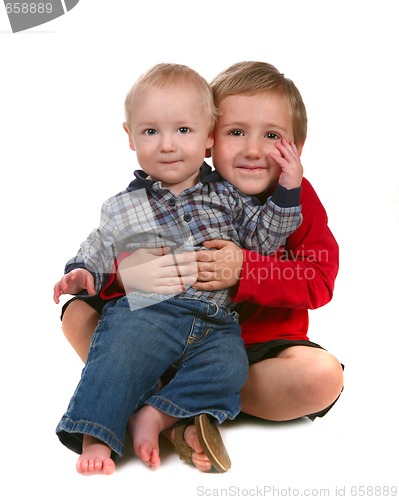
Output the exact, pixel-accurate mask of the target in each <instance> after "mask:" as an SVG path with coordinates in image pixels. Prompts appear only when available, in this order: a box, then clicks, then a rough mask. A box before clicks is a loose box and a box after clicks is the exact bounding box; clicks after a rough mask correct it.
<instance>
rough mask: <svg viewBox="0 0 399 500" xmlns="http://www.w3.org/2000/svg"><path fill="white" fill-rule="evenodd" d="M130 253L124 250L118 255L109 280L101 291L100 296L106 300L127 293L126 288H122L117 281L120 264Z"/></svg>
mask: <svg viewBox="0 0 399 500" xmlns="http://www.w3.org/2000/svg"><path fill="white" fill-rule="evenodd" d="M128 255H130V253H128V252H122V253H120V254H119V255H118V259H117V261H116V263H115V265H114V267H113V269H112V272H111V274H110V275H109V278H108V281H107V282H106V283H105V285H104V287H103V289H102V290H101V291H100V297H101V298H102V299H104V300H108V299H114V298H116V297H121V296H122V295H125V290H123V289H122V288H120V287H119V286H118V284H117V281H116V270H117V268H118V266H119V264H120V263H121V262H122V260H123V259H125V258H126V257H127V256H128Z"/></svg>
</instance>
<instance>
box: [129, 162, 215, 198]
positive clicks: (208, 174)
mask: <svg viewBox="0 0 399 500" xmlns="http://www.w3.org/2000/svg"><path fill="white" fill-rule="evenodd" d="M134 176H135V179H134V180H132V182H131V183H130V184H129V186H128V187H127V188H126V191H128V192H130V191H136V190H137V189H143V188H144V189H147V190H149V189H151V188H152V186H153V184H154V183H155V182H158V181H154V180H149V179H147V177H148V175H147V174H146V173H145V172H143V170H136V171H135V172H134ZM221 180H222V178H221V177H220V175H219V174H218V173H217V172H216V170H212V168H211V167H210V166H209V165H208V164H207V163H205V162H204V163H203V164H202V165H201V168H200V182H202V184H210V183H211V182H216V181H221Z"/></svg>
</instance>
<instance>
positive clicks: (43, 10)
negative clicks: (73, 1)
mask: <svg viewBox="0 0 399 500" xmlns="http://www.w3.org/2000/svg"><path fill="white" fill-rule="evenodd" d="M6 11H7V14H51V12H52V11H53V5H52V4H51V3H44V2H39V3H36V2H15V3H6Z"/></svg>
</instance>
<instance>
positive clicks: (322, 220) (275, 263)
mask: <svg viewBox="0 0 399 500" xmlns="http://www.w3.org/2000/svg"><path fill="white" fill-rule="evenodd" d="M301 206H302V215H303V222H302V224H301V226H300V227H299V228H298V229H297V230H296V231H295V232H294V233H293V234H292V235H291V236H290V237H289V238H288V240H287V243H286V245H285V249H284V250H282V251H280V252H279V253H277V254H274V255H272V256H262V255H259V254H257V253H256V252H252V251H248V250H244V264H243V268H242V275H241V280H240V282H239V284H238V287H237V289H236V290H235V292H234V293H233V296H232V298H233V300H234V301H235V302H240V305H239V313H240V323H241V326H242V336H243V339H244V342H245V344H247V345H248V344H253V343H256V342H266V341H269V340H273V339H280V338H286V339H293V340H299V339H308V337H307V331H308V322H309V318H308V309H316V308H318V307H321V306H323V305H324V304H326V303H327V302H329V301H330V300H331V298H332V294H333V289H334V281H335V278H336V276H337V273H338V263H339V251H338V245H337V242H336V240H335V238H334V236H333V234H332V233H331V231H330V229H329V227H328V220H327V214H326V211H325V209H324V207H323V205H322V204H321V202H320V200H319V198H318V196H317V194H316V192H315V190H314V189H313V187H312V186H311V184H310V183H309V181H307V180H306V179H303V181H302V191H301Z"/></svg>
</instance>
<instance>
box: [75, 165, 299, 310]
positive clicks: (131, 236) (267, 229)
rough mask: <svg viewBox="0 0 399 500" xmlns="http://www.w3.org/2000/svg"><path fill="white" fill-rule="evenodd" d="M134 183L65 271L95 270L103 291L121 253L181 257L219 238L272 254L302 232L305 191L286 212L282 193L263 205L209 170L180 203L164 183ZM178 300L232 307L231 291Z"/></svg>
mask: <svg viewBox="0 0 399 500" xmlns="http://www.w3.org/2000/svg"><path fill="white" fill-rule="evenodd" d="M135 177H136V179H135V180H134V181H132V182H131V183H130V185H129V186H128V188H127V189H126V190H125V191H122V192H120V193H119V194H117V195H115V196H113V197H111V198H109V199H108V200H107V201H106V202H105V203H104V204H103V207H102V211H101V221H100V226H99V227H98V228H97V229H94V230H93V231H92V232H91V233H90V235H89V236H88V238H87V239H86V240H85V241H84V242H83V243H82V245H81V248H80V249H79V252H78V254H77V256H76V257H74V258H73V259H71V260H70V261H68V263H67V265H66V267H65V272H69V271H71V270H72V269H75V268H82V267H83V268H85V269H87V270H89V271H90V272H91V273H92V274H93V276H94V279H95V287H96V290H97V291H100V290H101V288H102V287H103V286H104V284H105V283H106V282H107V280H108V278H109V276H110V274H111V273H112V272H114V270H115V267H114V266H115V264H116V262H117V260H116V259H117V256H118V255H119V254H121V253H123V252H134V251H135V250H137V249H138V248H143V247H145V248H154V247H165V246H168V247H172V251H175V252H178V251H188V250H197V249H198V248H201V245H202V243H203V242H204V241H207V240H211V239H214V238H219V239H225V240H232V241H234V242H235V243H236V244H237V245H239V246H242V247H244V248H247V249H251V250H256V251H258V252H260V253H262V254H270V253H273V252H275V251H276V250H277V249H278V248H279V247H280V246H281V245H283V244H284V243H285V240H286V238H287V237H288V236H289V235H290V234H292V232H293V231H295V229H296V228H297V227H298V226H299V225H300V224H301V219H302V217H301V211H300V205H299V191H300V190H299V189H298V190H291V191H293V192H295V193H294V195H295V204H294V205H293V202H292V200H289V203H288V206H281V205H287V203H286V202H287V199H288V198H289V197H287V196H284V188H282V187H281V186H277V189H276V191H275V192H274V194H273V196H272V197H269V198H268V199H267V201H266V203H265V204H264V205H261V204H260V202H259V201H258V200H257V199H256V198H254V197H250V196H247V195H244V194H243V193H241V192H240V191H239V190H237V188H235V187H234V186H232V185H231V184H230V183H228V182H227V181H225V180H223V179H222V178H221V177H220V176H219V174H218V173H217V172H216V171H212V170H211V168H210V167H209V166H208V165H207V164H206V163H204V164H203V165H202V167H201V179H200V182H198V183H197V184H196V185H195V186H193V187H192V188H190V189H186V190H185V191H183V192H182V193H180V194H179V195H175V194H173V193H172V192H171V191H169V190H168V189H165V188H163V187H162V186H161V183H160V182H159V181H152V180H148V179H146V174H145V173H144V172H143V171H141V170H137V171H136V172H135ZM285 191H286V192H287V193H289V191H287V190H285ZM291 198H292V196H291ZM277 203H278V204H277ZM292 205H293V206H292ZM179 296H186V297H191V298H204V299H207V300H210V301H212V302H216V303H218V304H219V305H222V306H229V305H231V304H232V302H231V299H230V297H229V290H217V291H209V292H203V291H198V290H195V288H191V287H190V288H187V290H186V291H185V292H182V293H180V294H179Z"/></svg>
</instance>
